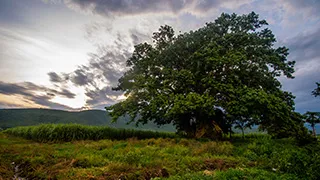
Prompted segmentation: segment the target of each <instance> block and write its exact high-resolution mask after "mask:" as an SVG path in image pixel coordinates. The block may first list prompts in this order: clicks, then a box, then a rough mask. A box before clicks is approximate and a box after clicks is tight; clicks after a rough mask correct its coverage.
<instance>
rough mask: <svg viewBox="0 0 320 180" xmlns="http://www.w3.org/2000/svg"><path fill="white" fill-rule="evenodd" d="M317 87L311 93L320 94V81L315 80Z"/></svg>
mask: <svg viewBox="0 0 320 180" xmlns="http://www.w3.org/2000/svg"><path fill="white" fill-rule="evenodd" d="M316 85H317V87H316V88H315V89H314V90H313V91H312V94H313V95H314V96H315V97H317V96H320V83H318V82H316Z"/></svg>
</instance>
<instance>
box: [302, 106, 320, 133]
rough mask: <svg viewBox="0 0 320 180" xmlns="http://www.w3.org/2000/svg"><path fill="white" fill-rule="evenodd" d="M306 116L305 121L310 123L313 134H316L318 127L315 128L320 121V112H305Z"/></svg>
mask: <svg viewBox="0 0 320 180" xmlns="http://www.w3.org/2000/svg"><path fill="white" fill-rule="evenodd" d="M304 116H305V121H306V122H307V123H309V124H310V126H311V128H312V134H313V136H316V135H317V133H316V129H315V126H316V124H318V123H320V112H310V111H308V112H306V113H305V114H304Z"/></svg>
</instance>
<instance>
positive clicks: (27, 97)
mask: <svg viewBox="0 0 320 180" xmlns="http://www.w3.org/2000/svg"><path fill="white" fill-rule="evenodd" d="M319 10H320V1H319V0H228V1H224V0H0V108H52V109H64V110H83V109H103V108H104V107H105V106H109V105H111V104H114V103H116V102H119V101H121V100H123V99H125V97H124V96H123V95H122V93H121V92H117V91H112V90H111V88H112V87H114V86H116V84H117V80H118V79H119V78H120V77H121V75H122V74H123V73H124V72H125V71H126V70H127V68H126V66H125V64H126V63H125V62H126V59H128V57H130V54H131V53H132V52H133V49H134V45H136V44H139V43H142V42H152V40H151V36H152V33H153V32H155V31H157V30H158V28H159V27H160V26H161V25H165V24H167V25H170V26H172V27H173V28H174V30H175V32H176V33H178V32H188V31H190V30H196V29H198V28H200V27H203V26H204V25H205V23H206V22H212V21H214V20H215V19H216V18H217V17H219V16H220V15H221V13H223V12H226V13H236V14H239V15H241V14H248V13H250V12H252V11H254V12H255V13H257V14H259V17H260V18H261V19H265V20H267V22H268V23H269V26H268V28H270V29H271V30H272V31H273V33H274V34H275V35H276V38H277V43H276V44H275V46H286V47H288V48H289V50H290V51H289V52H290V55H289V56H288V60H294V61H296V65H295V73H294V76H295V78H294V79H286V78H279V80H280V81H281V83H282V85H283V87H282V88H283V90H286V91H290V92H292V93H293V95H295V96H296V99H295V103H296V111H298V112H301V113H304V112H306V111H320V98H319V97H314V96H312V95H311V91H312V90H313V89H315V88H316V85H315V82H317V81H318V82H319V81H320V11H319Z"/></svg>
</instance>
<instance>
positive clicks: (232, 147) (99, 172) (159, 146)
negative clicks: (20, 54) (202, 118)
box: [0, 125, 320, 180]
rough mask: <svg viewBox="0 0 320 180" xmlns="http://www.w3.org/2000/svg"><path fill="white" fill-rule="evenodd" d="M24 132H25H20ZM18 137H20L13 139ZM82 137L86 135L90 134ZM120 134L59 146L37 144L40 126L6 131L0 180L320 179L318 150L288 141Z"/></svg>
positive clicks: (1, 136) (1, 138)
mask: <svg viewBox="0 0 320 180" xmlns="http://www.w3.org/2000/svg"><path fill="white" fill-rule="evenodd" d="M51 126H52V127H55V128H56V130H57V129H59V128H57V127H60V129H63V128H62V127H64V126H65V130H66V131H67V130H68V132H69V134H68V135H71V134H72V132H71V133H70V127H81V128H84V129H90V128H97V129H96V130H97V131H96V133H97V132H99V130H101V127H88V126H79V125H44V126H43V127H47V128H52V127H51ZM67 126H69V129H68V127H67ZM28 128H29V129H30V130H28V131H25V130H23V129H28ZM71 129H72V128H71ZM84 129H82V132H84ZM14 131H15V132H16V133H13V132H14ZM19 131H21V132H24V133H21V134H18V133H17V132H19ZM54 132H57V131H55V130H51V135H53V134H54ZM86 132H87V133H88V132H89V133H90V131H89V130H87V131H86ZM120 132H121V131H114V132H113V133H115V134H118V138H117V139H114V138H113V139H102V140H95V141H94V140H77V141H75V140H72V141H70V142H63V141H61V140H59V137H63V136H65V135H62V134H61V133H60V135H56V136H55V137H56V138H54V139H56V140H54V141H52V140H51V141H50V140H48V141H47V142H46V143H43V142H42V143H41V141H43V139H45V138H46V137H48V138H49V137H50V133H44V134H42V131H41V128H40V126H37V127H31V128H30V127H25V128H14V129H12V130H10V129H8V130H7V131H4V132H2V133H0V177H2V179H12V178H13V177H21V178H27V179H226V180H227V179H228V180H229V179H317V177H320V157H319V156H320V155H319V152H320V151H319V150H320V146H319V145H318V144H313V145H308V146H306V147H298V146H297V145H296V144H295V142H294V140H293V139H280V140H274V139H271V137H270V136H269V135H265V134H248V135H246V138H245V139H242V138H241V136H239V135H235V137H233V139H225V140H224V141H209V140H207V139H199V140H194V139H185V138H181V137H177V136H167V137H170V138H163V137H161V136H165V135H167V134H168V133H162V134H161V133H160V134H159V133H156V132H147V133H148V137H147V138H141V137H140V139H138V138H137V137H134V136H138V134H141V132H139V133H136V134H132V136H133V137H132V138H127V136H123V134H121V133H120ZM14 134H15V136H14ZM23 134H24V135H26V134H29V135H30V137H29V139H33V140H27V139H25V138H21V137H18V136H24V135H23ZM32 134H34V136H31V135H32ZM35 134H38V135H39V136H35ZM65 134H67V132H66V133H65ZM74 134H76V133H74ZM169 134H170V133H169ZM171 134H172V133H171ZM40 135H41V136H40ZM75 136H76V135H75ZM25 137H27V136H25ZM40 137H41V138H40ZM84 137H88V136H84ZM122 138H123V139H122ZM57 139H58V140H59V142H58V141H57ZM78 139H81V138H78ZM87 139H88V138H87ZM121 139H122V140H121Z"/></svg>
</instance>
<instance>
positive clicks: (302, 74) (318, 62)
mask: <svg viewBox="0 0 320 180" xmlns="http://www.w3.org/2000/svg"><path fill="white" fill-rule="evenodd" d="M319 38H320V29H316V30H315V31H312V32H307V33H301V34H299V35H297V36H295V37H293V38H292V39H289V40H287V42H286V43H285V44H286V46H287V47H289V49H290V52H291V54H290V56H289V58H290V59H291V60H295V61H296V72H295V73H294V75H295V79H293V80H282V83H283V87H284V89H286V90H289V91H291V92H293V94H294V95H295V96H296V100H295V102H296V108H297V110H298V111H300V112H303V113H304V112H305V111H308V110H309V111H312V110H314V111H315V110H317V109H319V108H320V103H319V101H320V99H319V98H315V97H314V96H312V95H311V91H312V90H313V89H314V88H315V87H316V85H315V82H319V81H320V76H319V74H320V52H319V47H320V42H319V41H318V39H319Z"/></svg>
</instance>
